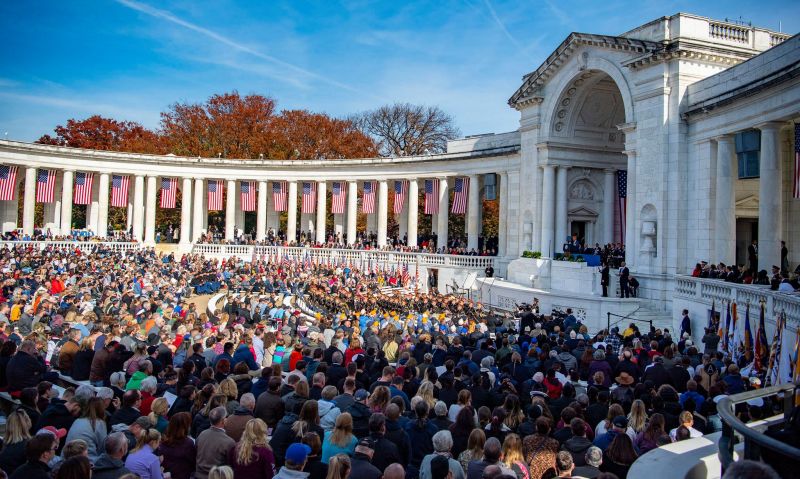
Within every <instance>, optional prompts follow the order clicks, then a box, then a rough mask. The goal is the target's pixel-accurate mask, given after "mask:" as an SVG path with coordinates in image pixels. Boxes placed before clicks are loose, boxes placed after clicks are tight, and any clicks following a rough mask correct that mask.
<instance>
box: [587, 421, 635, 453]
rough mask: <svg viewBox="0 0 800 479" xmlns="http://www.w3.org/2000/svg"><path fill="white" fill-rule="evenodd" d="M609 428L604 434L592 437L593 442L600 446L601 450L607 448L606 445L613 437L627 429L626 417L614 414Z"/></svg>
mask: <svg viewBox="0 0 800 479" xmlns="http://www.w3.org/2000/svg"><path fill="white" fill-rule="evenodd" d="M611 426H612V427H611V430H610V431H607V432H606V433H605V434H602V435H600V436H597V437H596V438H594V442H593V444H594V445H595V446H597V447H599V448H600V450H602V451H603V452H605V450H606V449H608V446H610V445H611V443H612V442H613V441H614V438H616V437H617V435H619V434H625V433H626V431H627V430H628V419H627V418H626V417H625V416H615V417H614V419H612V420H611Z"/></svg>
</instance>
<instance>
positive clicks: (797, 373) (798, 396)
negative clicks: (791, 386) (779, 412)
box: [792, 329, 800, 406]
mask: <svg viewBox="0 0 800 479" xmlns="http://www.w3.org/2000/svg"><path fill="white" fill-rule="evenodd" d="M792 382H794V383H795V384H800V329H798V330H795V333H794V352H793V354H792ZM794 394H795V396H794V405H795V406H800V388H797V389H795V390H794Z"/></svg>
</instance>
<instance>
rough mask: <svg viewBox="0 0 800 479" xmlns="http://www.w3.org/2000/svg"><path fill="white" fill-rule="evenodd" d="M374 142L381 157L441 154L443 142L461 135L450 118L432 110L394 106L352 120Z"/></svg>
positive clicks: (403, 104) (408, 105)
mask: <svg viewBox="0 0 800 479" xmlns="http://www.w3.org/2000/svg"><path fill="white" fill-rule="evenodd" d="M353 122H354V123H355V124H356V126H358V127H359V128H360V129H361V130H362V131H364V132H365V133H367V134H368V135H370V136H372V138H373V139H375V141H376V142H378V145H379V148H380V154H381V155H383V156H409V155H425V154H430V153H443V152H445V151H446V150H447V140H452V139H454V138H458V137H459V136H460V135H461V132H460V131H459V129H458V127H456V126H455V121H454V120H453V117H451V116H450V115H449V114H447V113H445V112H444V111H443V110H442V109H440V108H439V107H436V106H424V105H412V104H410V103H395V104H394V105H384V106H382V107H380V108H377V109H375V110H370V111H365V112H363V113H360V114H358V115H355V116H354V117H353Z"/></svg>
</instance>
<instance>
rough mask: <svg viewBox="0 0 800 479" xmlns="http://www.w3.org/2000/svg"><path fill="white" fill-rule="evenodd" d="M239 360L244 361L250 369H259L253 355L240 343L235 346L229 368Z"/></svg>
mask: <svg viewBox="0 0 800 479" xmlns="http://www.w3.org/2000/svg"><path fill="white" fill-rule="evenodd" d="M240 362H245V363H246V364H247V367H248V368H250V370H251V371H254V370H257V369H259V368H258V364H256V359H255V358H254V357H253V353H252V352H251V351H250V348H248V347H247V345H246V344H240V345H239V347H238V348H236V352H235V353H233V361H231V369H233V366H235V365H237V364H239V363H240Z"/></svg>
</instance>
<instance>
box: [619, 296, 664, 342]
mask: <svg viewBox="0 0 800 479" xmlns="http://www.w3.org/2000/svg"><path fill="white" fill-rule="evenodd" d="M631 317H632V318H633V319H637V320H639V321H652V322H653V326H655V327H656V329H661V330H663V329H664V328H668V329H669V331H670V333H673V336H674V333H675V331H674V329H675V326H674V325H673V322H674V321H673V319H672V314H671V312H670V311H661V310H659V309H656V308H654V307H653V306H651V305H650V304H648V303H646V302H644V301H642V302H640V303H639V309H638V310H637V311H636V312H635V313H634V314H633V315H632V316H631ZM626 326H627V325H626ZM645 327H646V325H645ZM620 329H622V328H620ZM639 329H641V330H642V332H643V333H644V332H647V330H646V329H643V328H642V324H641V323H639Z"/></svg>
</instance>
